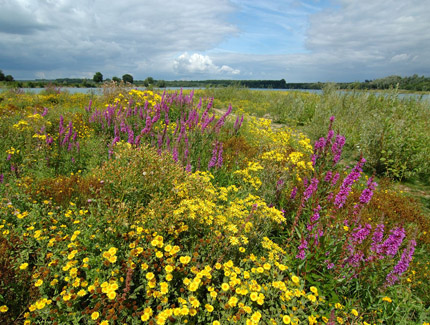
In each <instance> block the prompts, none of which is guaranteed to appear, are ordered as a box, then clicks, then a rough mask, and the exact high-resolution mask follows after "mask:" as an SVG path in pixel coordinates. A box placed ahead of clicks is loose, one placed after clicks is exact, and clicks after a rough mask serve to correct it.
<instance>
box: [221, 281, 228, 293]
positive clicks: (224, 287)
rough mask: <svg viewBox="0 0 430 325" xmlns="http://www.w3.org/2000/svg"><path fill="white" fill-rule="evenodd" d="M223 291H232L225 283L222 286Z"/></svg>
mask: <svg viewBox="0 0 430 325" xmlns="http://www.w3.org/2000/svg"><path fill="white" fill-rule="evenodd" d="M221 289H222V290H223V291H227V290H228V289H230V285H229V284H228V283H225V282H224V283H223V284H222V285H221Z"/></svg>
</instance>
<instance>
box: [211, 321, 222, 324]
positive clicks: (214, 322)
mask: <svg viewBox="0 0 430 325" xmlns="http://www.w3.org/2000/svg"><path fill="white" fill-rule="evenodd" d="M212 325H221V323H220V322H219V321H217V320H214V321H213V323H212Z"/></svg>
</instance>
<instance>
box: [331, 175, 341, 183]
mask: <svg viewBox="0 0 430 325" xmlns="http://www.w3.org/2000/svg"><path fill="white" fill-rule="evenodd" d="M339 178H340V174H339V173H336V174H334V176H333V178H332V180H331V186H335V185H336V183H337V181H338V180H339Z"/></svg>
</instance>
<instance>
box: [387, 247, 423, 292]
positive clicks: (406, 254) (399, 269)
mask: <svg viewBox="0 0 430 325" xmlns="http://www.w3.org/2000/svg"><path fill="white" fill-rule="evenodd" d="M416 245H417V242H416V241H415V240H414V239H412V240H411V241H410V242H409V245H408V247H406V248H405V249H404V250H403V253H402V256H401V257H400V260H399V262H398V263H397V265H396V266H394V268H393V270H392V271H391V272H390V273H388V275H387V278H386V282H385V286H387V285H393V284H394V283H396V282H397V280H398V279H399V277H400V276H401V275H402V274H403V273H404V272H406V270H407V269H408V267H409V263H410V262H411V261H412V256H413V255H414V252H415V246H416Z"/></svg>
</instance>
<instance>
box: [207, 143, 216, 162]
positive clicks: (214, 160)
mask: <svg viewBox="0 0 430 325" xmlns="http://www.w3.org/2000/svg"><path fill="white" fill-rule="evenodd" d="M217 152H218V141H216V142H215V145H214V148H213V150H212V157H211V159H210V160H209V163H208V169H211V168H213V167H215V165H216V162H217V158H218V157H217Z"/></svg>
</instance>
